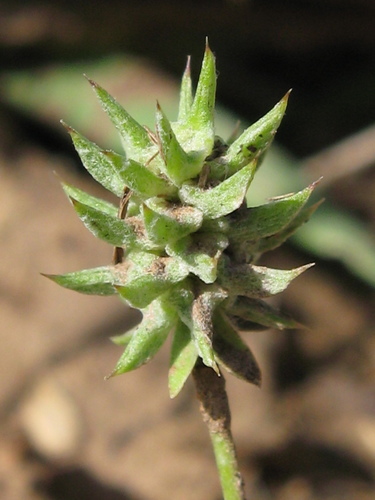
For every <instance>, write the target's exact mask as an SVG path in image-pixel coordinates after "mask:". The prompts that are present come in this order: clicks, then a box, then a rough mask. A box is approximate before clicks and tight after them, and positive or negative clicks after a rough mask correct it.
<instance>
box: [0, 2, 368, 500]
mask: <svg viewBox="0 0 375 500" xmlns="http://www.w3.org/2000/svg"><path fill="white" fill-rule="evenodd" d="M209 3H210V2H209ZM210 4H211V3H210ZM365 4H366V2H363V5H365ZM9 12H11V10H9V11H7V13H8V14H9ZM29 14H30V13H29ZM30 15H31V14H30ZM24 43H25V46H27V43H29V42H27V41H26V42H24ZM17 50H19V48H18V49H17ZM16 52H17V51H16ZM4 60H6V58H5V59H4V57H3V61H4ZM223 72H224V71H223ZM300 92H303V91H302V90H301V91H300ZM68 105H69V103H67V106H68ZM336 119H337V121H338V122H339V121H340V116H339V115H338V116H337V117H336ZM292 122H293V120H292ZM33 125H35V126H40V125H41V124H40V123H39V122H38V119H37V118H35V121H31V122H30V118H29V117H27V119H26V117H25V116H24V115H22V114H19V113H18V111H16V110H14V109H11V108H9V107H8V105H6V104H5V103H4V102H2V103H1V107H0V178H1V182H0V200H1V211H0V241H1V246H2V250H1V259H0V317H1V327H0V345H1V353H2V356H1V363H0V418H1V427H0V496H1V498H4V499H5V500H25V499H27V500H66V499H69V500H76V499H77V500H86V499H87V500H88V499H90V500H104V499H105V500H126V499H128V500H169V499H173V500H188V499H191V498H194V500H219V499H220V498H221V493H220V487H219V483H218V479H217V474H216V470H215V465H214V459H213V455H212V451H211V449H210V443H209V438H208V436H207V434H206V429H205V427H204V425H203V423H202V422H201V420H200V415H199V410H198V403H197V401H196V397H195V392H194V387H193V384H192V382H191V381H189V382H188V383H187V386H186V387H185V388H184V390H183V392H182V393H181V394H180V395H179V397H177V398H176V399H175V400H172V401H171V400H170V399H169V396H168V390H167V370H168V357H169V347H170V346H169V344H168V343H167V345H165V346H164V347H163V349H162V350H161V352H160V353H159V354H158V355H157V356H156V358H155V359H154V360H153V361H152V362H151V363H150V364H149V365H147V366H145V367H143V368H142V369H140V370H137V371H135V372H134V373H129V374H126V375H124V376H121V377H117V378H115V379H110V380H108V381H104V376H105V375H107V374H108V373H109V372H110V371H111V370H112V368H113V366H114V363H115V362H116V361H117V359H118V357H119V355H120V354H121V350H120V348H119V347H117V346H115V345H114V344H112V343H111V342H110V340H109V337H111V336H113V335H116V334H119V333H122V332H123V331H125V330H126V329H128V328H129V327H130V326H132V325H134V324H135V323H136V322H137V320H138V319H139V316H138V314H137V313H136V312H134V311H132V310H129V309H126V308H125V307H124V305H123V304H122V303H120V301H119V300H118V299H117V298H113V297H110V298H100V297H87V296H81V295H79V294H74V293H73V292H70V291H68V290H64V289H61V288H59V287H57V286H56V285H55V284H53V283H52V282H50V281H48V280H47V279H45V278H44V277H43V276H41V275H40V272H46V273H56V274H57V273H61V272H67V271H70V270H76V269H81V268H88V267H93V266H97V265H103V264H106V263H108V262H109V260H110V259H111V254H112V249H111V248H109V247H108V246H107V245H106V244H104V243H101V242H99V241H96V240H95V239H94V237H93V236H92V235H91V234H89V233H88V232H87V231H86V230H84V228H83V227H82V225H81V223H80V221H79V220H78V219H77V217H76V216H75V214H74V211H73V210H72V209H71V207H70V205H69V203H68V202H67V200H66V197H65V196H64V194H63V192H62V189H61V187H60V184H59V177H61V178H63V179H64V180H66V181H71V182H72V183H74V184H75V185H77V186H79V187H81V188H83V189H86V190H88V191H90V192H91V193H94V194H95V193H96V194H98V195H100V194H102V192H101V191H100V190H99V188H98V186H97V185H96V184H95V183H94V182H93V181H91V180H90V179H89V178H87V177H86V176H84V175H82V173H81V172H77V168H76V164H75V163H74V162H73V160H72V159H71V152H65V151H64V150H63V149H61V148H60V143H58V145H59V147H56V143H49V144H48V147H45V145H46V143H45V140H44V139H43V140H40V138H36V135H35V130H34V131H33V130H30V126H33ZM45 126H46V125H45V123H44V124H43V127H42V129H43V133H45ZM320 140H321V138H319V137H318V138H316V147H318V145H319V141H320ZM64 145H65V143H64ZM325 146H327V144H326V145H325ZM64 147H65V146H64ZM318 151H319V150H318V149H316V151H315V153H317V152H318ZM305 152H306V153H309V154H310V153H311V151H310V150H309V149H308V147H307V146H306V148H305ZM374 165H375V156H374V158H373V160H372V161H369V162H368V165H366V167H365V168H358V169H356V170H355V171H351V172H348V173H346V174H345V175H341V176H339V177H338V178H335V179H334V180H332V184H331V187H330V189H329V191H328V194H329V196H330V201H332V200H334V201H335V202H337V203H338V205H339V206H341V207H345V208H346V209H348V208H349V209H350V210H352V211H353V212H355V213H356V214H357V215H359V216H360V217H361V220H362V222H363V223H365V224H366V225H367V227H368V231H369V234H373V230H374V225H375V174H374V172H375V171H374ZM54 171H55V172H56V173H57V174H58V176H56V175H55V174H54V173H53V172H54ZM310 261H315V262H316V266H315V267H314V268H312V269H310V270H309V271H308V272H306V273H305V274H304V275H303V276H302V277H301V278H299V279H298V280H296V281H295V282H293V284H292V285H291V286H290V287H289V288H288V290H287V291H286V292H284V293H283V294H282V295H281V296H280V297H278V298H277V301H276V304H277V305H278V306H279V307H281V308H282V309H284V310H286V311H288V312H290V313H291V314H293V316H294V317H295V318H296V319H297V320H299V321H301V322H302V323H303V324H305V325H307V328H305V329H301V330H294V331H290V332H275V331H266V332H254V333H250V334H249V333H247V334H246V337H245V336H244V338H246V341H247V342H248V344H249V345H250V346H251V348H252V350H253V352H254V353H255V355H256V357H257V359H258V361H259V363H260V365H261V367H262V372H263V384H262V388H261V389H258V388H256V387H253V386H249V385H246V384H245V383H244V382H241V381H239V380H236V379H234V378H232V377H230V376H229V375H228V376H226V379H227V387H228V394H229V399H230V404H231V409H232V419H233V434H234V438H235V441H236V443H237V449H238V456H239V461H240V464H241V469H242V471H243V474H244V479H245V484H246V493H247V498H248V499H249V500H270V499H275V500H317V499H319V500H322V499H324V500H336V499H337V500H338V499H340V500H342V499H345V500H370V499H373V498H375V384H374V382H375V337H374V334H375V329H374V312H375V311H374V303H375V300H374V299H375V293H374V288H373V287H372V286H371V285H370V284H369V283H367V282H366V281H365V280H363V279H360V278H358V276H356V275H355V274H353V273H352V272H350V271H348V269H346V268H345V267H344V266H343V265H342V264H340V263H338V262H337V261H336V260H325V259H323V258H320V257H319V256H316V255H312V254H311V253H309V252H308V251H306V250H303V249H300V248H299V249H298V248H296V247H294V246H292V245H286V246H285V247H283V248H282V249H281V250H278V251H276V252H273V253H271V254H269V255H268V256H267V258H266V260H265V262H266V263H267V264H268V265H270V266H274V267H281V268H290V267H293V266H298V265H302V264H305V263H307V262H310Z"/></svg>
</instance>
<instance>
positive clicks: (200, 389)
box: [193, 360, 246, 500]
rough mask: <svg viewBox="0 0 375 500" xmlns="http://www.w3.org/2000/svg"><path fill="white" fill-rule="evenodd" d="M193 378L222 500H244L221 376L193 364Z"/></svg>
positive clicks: (200, 365) (205, 367)
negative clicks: (218, 478)
mask: <svg viewBox="0 0 375 500" xmlns="http://www.w3.org/2000/svg"><path fill="white" fill-rule="evenodd" d="M193 376H194V380H195V385H196V389H197V394H198V399H199V402H200V411H201V414H202V417H203V421H204V422H205V424H206V425H207V427H208V431H209V433H210V437H211V441H212V446H213V450H214V454H215V459H216V465H217V469H218V472H219V476H220V482H221V488H222V491H223V495H224V500H246V499H245V493H244V488H243V481H242V477H241V474H240V471H239V468H238V462H237V456H236V451H235V447H234V443H233V437H232V433H231V430H230V423H231V415H230V409H229V404H228V397H227V393H226V390H225V379H224V377H223V376H222V375H221V376H218V375H217V373H215V372H214V370H213V369H212V368H209V367H207V366H205V365H204V364H203V363H202V361H201V360H199V361H197V363H196V365H195V367H194V370H193Z"/></svg>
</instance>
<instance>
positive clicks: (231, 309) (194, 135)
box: [48, 45, 317, 397]
mask: <svg viewBox="0 0 375 500" xmlns="http://www.w3.org/2000/svg"><path fill="white" fill-rule="evenodd" d="M90 83H91V85H92V87H93V89H94V91H95V93H96V95H97V97H98V98H99V101H100V103H101V105H102V107H103V109H104V111H105V112H106V113H107V114H108V116H109V118H110V120H111V121H112V122H113V124H114V125H115V127H116V128H117V130H118V132H119V134H120V137H121V140H122V143H123V147H124V151H125V153H126V155H124V154H118V153H115V152H113V151H107V150H103V149H101V148H100V147H98V146H97V145H96V144H94V143H92V142H90V141H89V140H88V139H86V138H85V137H83V136H82V135H80V134H79V133H78V132H76V131H75V130H73V129H72V128H71V127H67V129H68V131H69V133H70V135H71V137H72V139H73V143H74V146H75V148H76V150H77V152H78V154H79V155H80V157H81V160H82V162H83V165H84V166H85V167H86V169H87V170H88V171H89V173H90V174H91V175H92V176H93V177H94V178H95V179H96V180H97V181H98V182H99V183H100V184H102V185H103V186H104V187H105V188H106V189H108V190H109V191H111V192H112V193H114V194H115V195H116V196H118V198H119V199H120V202H119V207H116V206H114V205H113V204H111V203H108V202H106V201H103V200H101V199H98V198H96V197H94V196H91V195H89V194H87V193H85V192H83V191H81V190H79V189H77V188H75V187H73V186H71V185H67V184H64V185H63V187H64V190H65V192H66V194H67V195H68V197H69V198H70V200H71V202H72V204H73V207H74V209H75V210H76V212H77V214H78V216H79V217H80V219H81V220H82V222H83V223H84V225H85V226H86V227H87V228H88V229H89V230H90V231H91V232H92V233H93V234H94V235H95V236H97V237H98V238H101V239H102V240H104V241H106V242H108V243H109V244H111V245H113V246H114V247H115V252H114V260H113V263H112V264H111V265H107V266H103V267H99V268H95V269H88V270H83V271H78V272H73V273H69V274H64V275H58V276H57V275H49V276H48V277H49V278H51V279H53V280H54V281H55V282H56V283H58V284H60V285H62V286H64V287H67V288H70V289H73V290H76V291H78V292H82V293H87V294H98V295H110V294H118V295H119V296H120V297H121V298H122V299H124V301H125V302H126V303H127V304H129V305H130V306H131V307H134V308H138V309H140V310H141V312H142V314H143V319H142V321H141V323H140V324H139V325H138V326H137V327H135V328H134V329H133V330H131V331H129V332H127V333H125V334H124V335H121V336H119V337H117V338H115V339H114V340H115V342H116V343H117V344H119V345H123V346H125V351H124V353H123V355H122V356H121V358H120V360H119V361H118V363H117V365H116V367H115V369H114V370H113V372H112V374H111V376H112V375H118V374H121V373H124V372H127V371H130V370H133V369H135V368H138V367H139V366H141V365H143V364H144V363H146V362H147V361H149V359H150V358H152V357H153V356H154V355H155V353H156V352H157V351H158V350H159V349H160V347H161V346H162V344H163V343H164V341H165V340H166V338H167V336H168V334H169V333H171V332H173V342H172V349H171V358H170V370H169V389H170V395H171V397H174V396H176V395H177V394H178V393H179V391H180V390H181V388H182V387H183V385H184V383H185V381H186V379H187V377H188V376H189V374H190V373H191V371H192V369H193V367H194V365H195V363H196V361H197V359H198V357H200V358H201V359H202V361H203V363H204V364H205V365H207V366H209V367H212V368H213V369H214V370H215V371H216V372H217V373H219V367H218V365H221V366H224V367H225V368H226V369H227V370H229V371H230V372H231V373H233V374H235V375H237V376H238V377H240V378H242V379H245V380H247V381H249V382H251V383H255V384H259V383H260V378H261V376H260V370H259V367H258V365H257V362H256V360H255V359H254V356H253V354H252V352H251V351H250V349H249V347H248V346H247V345H246V344H245V343H244V342H243V340H242V339H241V337H240V336H239V334H238V330H254V329H259V328H279V329H283V328H293V327H295V326H296V324H295V323H294V322H293V321H292V320H290V319H288V318H287V317H284V316H283V315H282V314H280V313H279V312H278V311H277V310H275V309H274V308H272V307H271V306H270V305H268V304H267V303H266V302H265V301H264V299H265V298H267V297H269V296H271V295H274V294H277V293H279V292H282V291H283V290H284V289H285V288H286V287H287V286H288V284H289V283H290V282H291V281H292V280H293V279H294V278H295V277H297V276H298V275H299V274H301V273H302V272H303V271H304V270H305V269H307V268H308V267H309V266H303V267H299V268H297V269H292V270H287V271H284V270H277V269H270V268H266V267H261V266H257V265H255V264H254V262H255V261H256V259H257V258H258V257H259V255H261V254H262V253H263V252H266V251H268V250H271V249H273V248H275V247H277V246H279V245H280V244H281V243H282V242H284V241H285V240H286V239H287V238H288V237H289V236H290V235H291V234H292V233H293V232H294V231H295V230H296V229H297V228H298V227H299V226H300V225H301V224H303V223H304V222H305V221H306V220H307V219H308V218H309V217H310V215H311V214H312V213H313V211H314V210H315V208H316V206H317V205H313V206H311V207H307V206H306V202H307V200H308V199H309V196H310V194H311V192H312V190H313V188H314V185H311V186H309V187H307V188H306V189H304V190H303V191H300V192H298V193H296V194H292V195H287V196H284V197H280V198H277V199H275V200H271V201H270V202H268V203H266V204H265V205H262V206H257V207H250V208H248V207H247V205H246V200H245V196H246V193H247V191H248V188H249V186H250V183H251V181H252V179H253V176H254V174H255V172H256V170H257V167H258V166H259V164H260V162H261V160H262V158H263V156H264V154H265V152H266V150H267V149H268V147H269V145H270V144H271V142H272V139H273V137H274V135H275V133H276V130H277V128H278V126H279V124H280V122H281V120H282V117H283V115H284V112H285V109H286V105H287V99H288V94H287V95H286V96H285V97H284V98H283V99H282V100H281V101H280V102H279V103H278V104H276V106H275V107H274V108H273V109H272V110H271V111H270V112H269V113H268V114H267V115H265V116H264V117H263V118H261V119H260V120H259V121H258V122H256V123H255V124H254V125H252V126H251V127H249V128H248V129H247V130H245V131H244V132H243V133H242V134H241V135H240V136H239V137H238V138H237V139H235V140H233V141H232V142H231V143H229V144H227V143H225V142H224V141H223V140H222V139H220V138H218V137H217V136H215V130H214V104H215V90H216V71H215V58H214V56H213V54H212V52H211V50H210V49H209V47H208V45H207V46H206V51H205V55H204V59H203V63H202V68H201V72H200V76H199V81H198V85H197V89H196V92H195V95H194V96H193V92H192V84H191V78H190V68H189V60H188V64H187V67H186V70H185V72H184V75H183V78H182V84H181V91H180V103H179V113H178V119H177V121H176V122H173V123H171V122H170V121H168V119H167V118H166V116H165V115H164V113H163V111H162V109H161V108H160V106H159V104H157V108H156V128H155V132H151V131H150V130H149V129H147V128H145V127H143V126H141V125H140V124H139V123H137V122H136V121H135V120H134V119H133V118H132V117H131V116H130V115H129V114H128V113H127V112H126V111H125V110H124V109H123V108H122V107H121V106H120V104H119V103H118V102H116V100H115V99H114V98H113V97H111V96H110V95H109V94H108V93H107V92H106V91H105V90H104V89H103V88H101V87H100V86H99V85H97V84H96V83H94V82H92V81H90Z"/></svg>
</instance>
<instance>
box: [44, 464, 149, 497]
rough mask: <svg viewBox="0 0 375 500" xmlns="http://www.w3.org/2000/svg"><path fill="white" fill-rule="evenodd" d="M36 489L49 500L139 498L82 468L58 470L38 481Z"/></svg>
mask: <svg viewBox="0 0 375 500" xmlns="http://www.w3.org/2000/svg"><path fill="white" fill-rule="evenodd" d="M36 490H37V491H38V492H40V493H43V494H44V495H47V497H48V498H50V499H51V500H67V499H69V500H140V498H139V497H136V496H134V495H133V494H130V493H129V492H123V491H120V490H118V489H116V488H114V487H112V486H109V485H106V484H103V483H101V482H100V481H98V480H97V479H96V478H94V477H93V476H91V475H90V474H89V473H88V472H87V471H85V470H83V469H70V470H59V471H57V472H55V473H54V474H52V475H51V476H50V477H49V478H48V479H46V480H45V481H40V482H38V484H36Z"/></svg>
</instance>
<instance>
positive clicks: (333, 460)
mask: <svg viewBox="0 0 375 500" xmlns="http://www.w3.org/2000/svg"><path fill="white" fill-rule="evenodd" d="M255 463H256V464H257V466H258V467H259V468H260V469H261V475H260V477H261V481H262V482H263V483H264V484H266V485H267V486H268V487H270V488H272V487H278V486H279V485H281V484H283V483H285V482H287V481H288V480H290V479H293V478H297V477H298V478H300V477H303V478H304V479H305V480H307V481H308V483H309V484H310V485H311V486H312V487H313V488H314V489H317V490H319V488H320V487H322V485H324V484H329V483H333V482H340V481H345V482H361V483H365V484H366V485H372V484H374V477H373V475H372V474H371V473H370V472H369V470H368V469H367V468H366V467H365V466H364V465H363V464H362V463H361V462H360V461H359V460H358V459H356V458H355V457H353V456H350V455H349V454H347V453H346V452H345V451H343V450H339V449H334V448H330V447H329V446H327V445H322V444H319V443H312V442H308V441H304V440H298V439H296V440H294V441H292V442H289V443H288V444H286V445H285V446H284V447H283V448H279V449H278V450H277V449H274V450H272V451H271V452H270V453H267V454H264V455H259V456H258V457H256V458H255Z"/></svg>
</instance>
